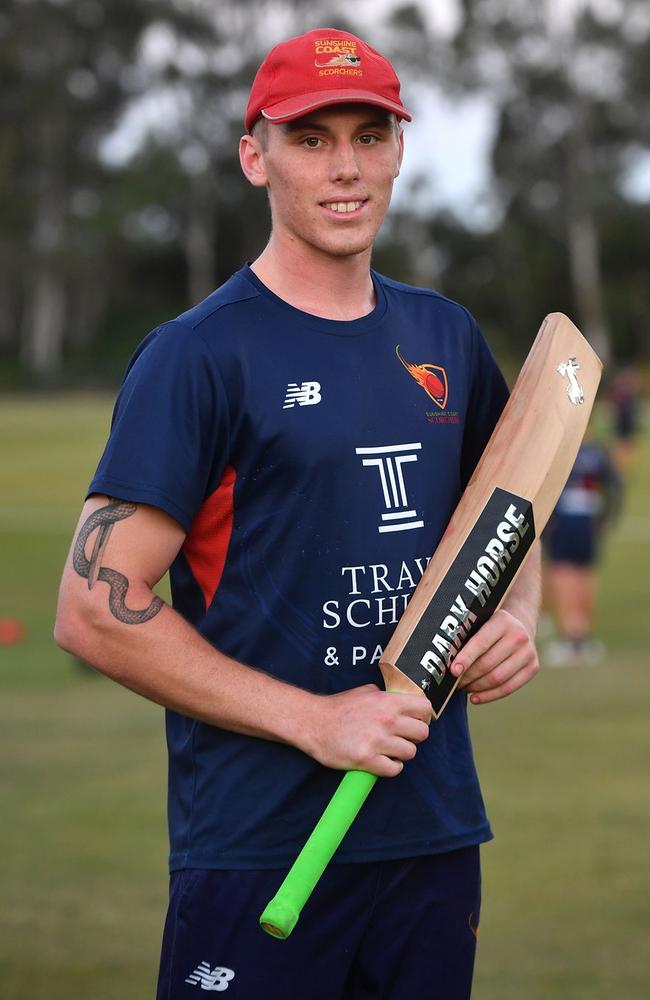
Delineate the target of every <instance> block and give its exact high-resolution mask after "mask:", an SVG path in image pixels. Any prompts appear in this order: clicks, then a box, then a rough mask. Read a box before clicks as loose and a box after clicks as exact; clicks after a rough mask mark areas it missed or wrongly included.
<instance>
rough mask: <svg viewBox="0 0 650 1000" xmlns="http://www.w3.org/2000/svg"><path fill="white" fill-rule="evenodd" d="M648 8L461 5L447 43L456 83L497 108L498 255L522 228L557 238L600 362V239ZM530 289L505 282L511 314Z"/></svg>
mask: <svg viewBox="0 0 650 1000" xmlns="http://www.w3.org/2000/svg"><path fill="white" fill-rule="evenodd" d="M646 6H647V5H645V4H640V3H637V2H634V0H633V2H630V3H627V4H621V3H612V4H609V5H596V4H593V5H590V4H587V3H586V2H582V3H578V4H575V5H566V6H563V5H561V4H558V3H555V2H552V0H546V2H545V3H541V4H532V5H530V4H516V3H512V2H511V0H465V2H464V3H463V8H464V15H465V17H464V24H463V29H462V31H461V32H459V34H458V36H457V39H456V45H455V49H456V52H457V53H458V60H457V62H456V63H455V71H457V74H458V76H457V79H458V80H459V81H460V82H462V84H463V86H470V87H479V88H481V89H483V90H484V91H487V92H489V93H490V94H491V95H492V97H493V100H494V102H495V104H496V106H497V107H498V109H499V123H498V128H497V133H496V136H495V142H494V147H493V168H494V173H495V177H496V181H497V185H498V191H499V195H500V199H501V203H502V209H503V212H504V220H503V224H502V227H501V232H502V235H503V241H504V242H505V243H506V244H508V243H509V244H510V249H509V251H508V250H506V253H507V255H508V257H510V258H512V257H513V249H514V247H515V246H516V245H517V243H519V247H520V248H522V241H521V238H522V227H525V228H528V227H530V231H531V232H534V233H536V234H544V236H545V237H546V240H547V241H548V240H550V241H552V242H553V243H555V245H556V252H557V254H558V255H559V256H560V257H561V258H563V264H564V262H566V264H565V265H564V266H566V267H567V269H568V273H569V276H570V279H571V296H572V299H573V302H574V305H575V310H576V312H577V315H578V318H579V321H580V324H581V326H582V327H583V329H584V331H585V333H586V335H587V336H588V337H589V338H590V339H591V340H592V342H593V343H594V346H595V347H596V350H597V351H598V352H599V353H600V354H601V356H602V357H603V358H604V359H607V358H608V357H609V353H610V343H609V324H608V320H607V315H606V309H605V299H604V293H603V277H602V234H603V229H604V226H605V218H606V216H607V214H608V213H612V212H615V211H616V210H617V209H618V207H619V206H620V204H621V201H622V177H623V175H624V172H625V169H626V166H627V162H628V155H629V149H630V146H632V145H633V144H635V143H638V142H639V138H640V119H645V122H646V128H647V121H648V112H649V104H648V90H647V88H645V87H644V84H645V82H646V81H645V79H643V73H642V72H641V67H642V66H643V65H644V62H643V59H642V58H640V56H641V52H642V51H644V52H645V54H647V47H648V37H649V34H650V19H648V17H647V11H646V13H645V14H644V13H643V11H642V7H646ZM631 17H634V18H635V27H634V30H631V21H630V18H631ZM646 65H647V64H646ZM646 72H647V70H646ZM635 74H637V75H638V77H639V79H638V80H637V79H636V78H635ZM639 83H640V84H641V86H639ZM526 243H527V246H526V250H527V251H528V250H530V243H529V241H526ZM524 266H527V265H524ZM532 277H533V281H534V280H535V277H534V276H532ZM530 284H531V282H530V281H526V280H524V281H521V282H519V283H518V282H517V281H516V280H515V282H514V285H515V289H516V290H518V295H517V298H518V302H517V305H516V310H517V314H518V315H522V314H523V313H525V312H526V311H527V310H526V308H525V302H526V301H529V302H534V301H535V300H536V299H538V297H539V296H538V295H532V296H531V295H530Z"/></svg>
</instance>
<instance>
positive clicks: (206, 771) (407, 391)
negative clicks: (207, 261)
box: [89, 267, 507, 870]
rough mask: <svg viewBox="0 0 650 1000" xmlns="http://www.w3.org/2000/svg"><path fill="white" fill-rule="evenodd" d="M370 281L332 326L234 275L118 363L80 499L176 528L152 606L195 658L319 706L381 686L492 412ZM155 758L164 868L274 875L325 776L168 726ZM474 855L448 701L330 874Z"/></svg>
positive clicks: (260, 745)
mask: <svg viewBox="0 0 650 1000" xmlns="http://www.w3.org/2000/svg"><path fill="white" fill-rule="evenodd" d="M372 278H373V282H374V286H375V291H376V306H375V308H374V310H373V311H372V312H371V313H370V314H369V315H367V316H364V317H362V318H361V319H357V320H352V321H337V320H328V319H320V318H317V317H315V316H312V315H310V314H308V313H305V312H302V311H300V310H298V309H295V308H293V307H292V306H290V305H288V304H287V303H286V302H284V301H283V300H281V299H279V298H278V297H277V296H275V295H274V294H273V293H272V292H271V291H269V290H268V289H267V288H266V287H265V286H264V285H263V284H262V283H261V282H260V281H259V279H258V278H257V277H256V275H255V274H254V273H253V272H252V271H251V269H250V268H249V267H244V268H243V269H242V270H241V271H239V272H238V273H237V274H235V275H234V276H233V277H232V278H231V279H230V280H229V281H227V282H226V283H225V284H224V285H223V286H222V287H220V288H218V289H217V290H216V291H215V292H214V293H213V294H212V295H210V296H209V297H208V298H207V299H206V300H205V301H203V302H202V303H200V304H199V305H197V306H195V307H194V308H192V309H190V310H189V311H188V312H186V313H184V314H183V315H181V316H179V317H178V318H177V319H176V320H174V321H172V322H169V323H165V324H163V325H162V326H161V327H159V328H158V329H157V330H155V331H154V332H153V333H151V334H150V335H149V336H148V337H147V338H146V340H145V341H144V342H143V343H142V344H141V345H140V347H139V348H138V350H137V351H136V353H135V355H134V357H133V359H132V361H131V363H130V366H129V368H128V371H127V374H126V377H125V380H124V383H123V385H122V388H121V391H120V394H119V397H118V400H117V404H116V408H115V413H114V418H113V424H112V429H111V434H110V438H109V441H108V444H107V446H106V450H105V452H104V454H103V456H102V459H101V461H100V464H99V468H98V470H97V473H96V476H95V478H94V479H93V481H92V483H91V485H90V488H89V493H104V494H107V495H110V496H114V497H119V498H121V499H124V500H129V501H132V502H135V503H145V504H152V505H154V506H155V507H158V508H160V509H162V510H164V511H166V512H167V513H168V514H170V515H171V516H172V517H173V518H175V519H176V520H177V521H178V522H179V523H180V524H181V525H182V526H183V528H184V529H185V531H186V532H187V538H186V540H185V543H184V545H183V548H182V550H181V552H180V553H179V555H178V557H177V559H176V560H175V562H174V564H173V565H172V567H171V570H170V577H171V587H172V596H173V603H174V607H175V608H176V609H177V610H178V611H179V612H180V613H181V614H182V615H183V616H184V617H185V618H186V619H187V620H188V621H190V622H191V623H192V624H193V625H195V626H196V628H197V629H198V630H199V631H200V632H201V633H202V635H204V636H205V638H206V639H208V640H209V641H210V642H211V643H212V644H213V645H214V646H216V647H217V648H218V649H220V650H222V651H223V652H224V653H227V654H228V655H230V656H233V657H235V658H236V659H238V660H240V661H243V662H244V663H248V664H250V665H251V666H253V667H257V668H259V669H261V670H264V671H267V672H268V673H270V674H273V675H275V676H276V677H279V678H282V679H283V680H285V681H288V682H290V683H292V684H296V685H299V686H301V687H303V688H306V689H308V690H310V691H314V692H320V693H323V694H329V693H334V692H338V691H343V690H345V689H348V688H351V687H355V686H358V685H361V684H366V683H368V682H374V683H378V684H380V683H381V674H380V671H379V669H378V662H379V657H380V655H381V652H382V649H383V647H384V646H385V645H386V643H387V642H388V639H389V638H390V635H391V633H392V631H393V629H394V627H395V624H396V623H397V621H398V620H399V617H400V615H401V614H402V612H403V610H404V608H405V606H406V603H407V601H408V599H409V597H410V596H411V594H412V593H413V590H414V589H415V587H416V585H417V583H418V581H419V579H420V577H421V575H422V572H423V571H424V569H425V567H426V564H427V561H428V558H429V557H430V555H431V553H432V552H433V551H434V549H435V547H436V545H437V543H438V541H439V539H440V537H441V535H442V533H443V531H444V529H445V527H446V525H447V522H448V520H449V517H450V515H451V513H452V512H453V510H454V508H455V507H456V505H457V503H458V500H459V498H460V495H461V492H462V490H463V488H464V486H465V485H466V483H467V481H468V479H469V477H470V475H471V473H472V471H473V469H474V467H475V465H476V463H477V461H478V458H479V457H480V455H481V452H482V450H483V448H484V447H485V444H486V443H487V440H488V438H489V436H490V434H491V432H492V429H493V427H494V425H495V423H496V421H497V419H498V417H499V414H500V412H501V410H502V408H503V406H504V404H505V400H506V398H507V388H506V385H505V382H504V380H503V377H502V376H501V374H500V372H499V370H498V368H497V366H496V364H495V361H494V359H493V357H492V355H491V353H490V351H489V349H488V347H487V345H486V343H485V341H484V339H483V337H482V335H481V333H480V331H479V330H478V327H477V325H476V323H475V321H474V319H473V318H472V317H471V315H470V314H469V313H468V312H467V311H466V310H465V309H464V308H463V307H462V306H460V305H458V304H457V303H455V302H452V301H450V300H448V299H446V298H444V297H442V296H441V295H438V294H436V293H435V292H432V291H428V290H425V289H420V288H413V287H410V286H407V285H403V284H400V283H398V282H395V281H391V280H389V279H387V278H385V277H382V276H381V275H379V274H376V273H374V272H373V274H372ZM332 295H333V296H335V295H336V289H335V288H334V289H332ZM167 740H168V747H169V755H170V773H169V827H170V839H171V857H170V863H171V868H172V870H173V869H178V868H183V867H205V868H272V867H283V866H286V865H289V864H291V862H292V861H293V859H294V858H295V856H296V854H297V852H298V850H299V849H300V848H301V847H302V844H303V843H304V840H305V839H306V836H307V834H308V833H309V832H310V830H311V828H312V826H313V824H314V822H315V821H316V820H317V818H318V817H319V816H320V813H321V811H322V809H323V807H324V805H325V804H326V802H327V801H328V800H329V797H330V795H331V793H332V792H333V791H334V789H335V788H336V786H337V784H338V782H339V780H340V778H341V773H340V772H336V771H332V770H330V769H328V768H325V767H322V766H321V765H319V764H318V763H316V762H315V761H314V760H312V759H311V758H310V757H308V756H306V755H305V754H303V753H302V752H300V751H299V750H297V749H296V748H294V747H291V746H285V745H282V744H278V743H273V742H271V741H267V740H262V739H254V738H251V737H246V736H241V735H238V734H236V733H232V732H228V731H226V730H222V729H219V728H216V727H213V726H209V725H206V724H205V723H202V722H197V721H196V720H193V719H190V718H186V717H184V716H182V715H179V714H178V713H176V712H171V711H168V712H167ZM490 836H491V832H490V828H489V825H488V821H487V818H486V815H485V810H484V806H483V801H482V798H481V793H480V789H479V784H478V780H477V776H476V771H475V767H474V763H473V758H472V751H471V745H470V738H469V733H468V724H467V711H466V699H465V697H464V695H462V694H460V693H457V694H455V695H454V696H453V697H452V699H451V701H450V703H449V705H448V706H447V709H446V710H445V712H444V714H443V716H442V717H441V719H440V720H439V721H438V722H433V723H432V725H431V731H430V736H429V738H428V740H427V741H426V742H425V743H424V744H422V745H421V746H420V748H419V749H418V753H417V756H416V757H415V759H414V760H413V761H410V762H409V763H408V764H407V766H406V767H405V768H404V771H403V773H402V774H401V775H400V776H399V777H397V778H393V779H390V780H384V781H380V782H379V783H378V785H377V786H376V788H375V789H374V790H373V793H372V795H371V796H370V798H369V799H368V802H367V803H366V805H365V806H364V808H363V810H362V812H361V814H360V816H359V818H358V819H357V820H356V821H355V823H354V825H353V827H352V829H351V831H350V832H349V834H348V835H347V836H346V838H345V840H344V842H343V844H342V846H341V848H340V849H339V851H338V853H337V855H336V860H338V861H341V862H343V861H355V862H356V861H366V860H373V859H385V858H399V857H408V856H415V855H423V854H431V853H438V852H441V851H447V850H451V849H454V848H457V847H462V846H465V845H468V844H476V843H480V842H481V841H484V840H487V839H489V838H490Z"/></svg>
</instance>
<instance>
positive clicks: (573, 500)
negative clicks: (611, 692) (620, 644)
mask: <svg viewBox="0 0 650 1000" xmlns="http://www.w3.org/2000/svg"><path fill="white" fill-rule="evenodd" d="M620 503H621V479H620V476H619V474H618V470H617V468H616V465H615V463H614V462H613V460H612V458H611V456H610V453H609V450H608V449H607V448H606V447H605V445H604V444H602V443H599V442H597V441H595V440H593V439H592V437H591V436H590V434H589V432H588V434H587V437H586V438H585V440H584V441H583V443H582V445H581V447H580V450H579V452H578V455H577V457H576V460H575V463H574V466H573V469H572V470H571V474H570V476H569V479H568V481H567V484H566V486H565V488H564V490H563V491H562V494H561V495H560V499H559V500H558V502H557V505H556V507H555V510H554V512H553V514H552V516H551V518H550V520H549V522H548V525H547V526H546V529H545V531H544V534H543V538H542V541H543V545H544V553H545V560H544V577H545V580H544V602H545V607H546V610H547V611H549V612H550V614H551V616H552V619H553V622H554V625H555V628H556V630H557V635H556V636H555V637H554V638H552V639H550V640H549V642H548V643H547V645H546V648H545V652H544V656H543V662H544V663H545V664H546V665H547V666H553V667H560V666H562V667H564V666H571V665H578V664H590V663H596V662H598V661H599V660H601V659H602V658H603V656H604V654H605V649H604V646H603V643H602V641H601V640H600V639H599V638H598V637H597V635H596V598H597V580H598V566H599V562H600V555H601V548H602V541H603V534H604V531H605V529H606V527H607V526H609V525H610V524H611V522H612V520H613V519H614V518H615V517H616V515H617V514H618V511H619V509H620Z"/></svg>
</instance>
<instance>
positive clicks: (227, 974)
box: [185, 962, 235, 993]
mask: <svg viewBox="0 0 650 1000" xmlns="http://www.w3.org/2000/svg"><path fill="white" fill-rule="evenodd" d="M234 978H235V973H234V972H233V971H232V969H226V968H223V967H222V966H220V965H216V966H215V967H214V969H211V968H210V965H209V963H208V962H201V964H200V965H199V966H197V968H196V969H195V970H194V972H193V973H192V974H191V975H189V976H188V977H187V979H186V980H185V982H186V983H189V984H190V986H200V987H201V989H202V990H211V991H212V992H214V993H223V991H224V990H227V989H228V986H229V984H230V981H231V979H234Z"/></svg>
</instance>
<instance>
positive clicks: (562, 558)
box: [547, 516, 598, 566]
mask: <svg viewBox="0 0 650 1000" xmlns="http://www.w3.org/2000/svg"><path fill="white" fill-rule="evenodd" d="M547 548H548V555H549V557H550V559H551V561H552V562H554V563H571V564H572V565H573V566H592V565H593V564H594V563H595V562H596V559H597V557H598V523H597V521H596V519H595V518H593V517H559V516H558V517H555V518H553V520H552V521H551V523H550V524H549V530H548V538H547Z"/></svg>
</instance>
